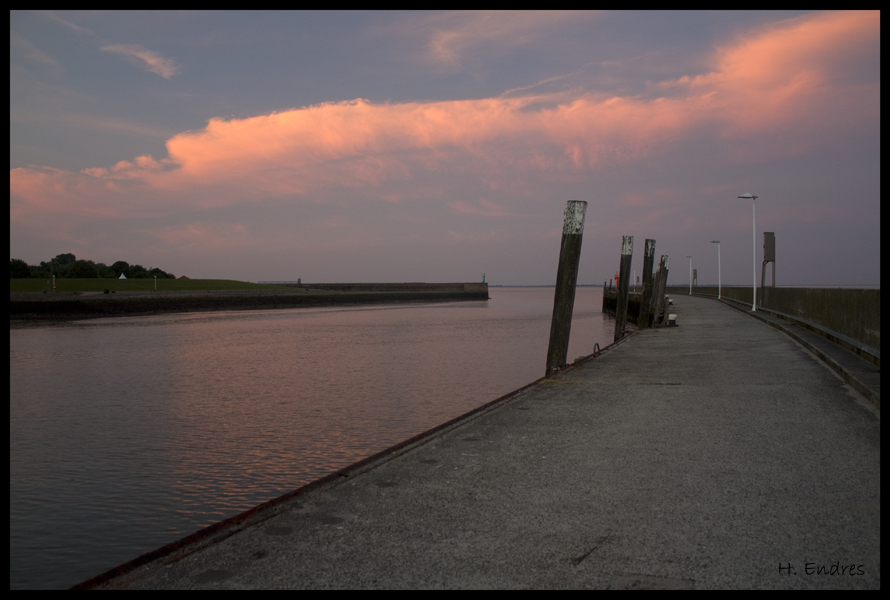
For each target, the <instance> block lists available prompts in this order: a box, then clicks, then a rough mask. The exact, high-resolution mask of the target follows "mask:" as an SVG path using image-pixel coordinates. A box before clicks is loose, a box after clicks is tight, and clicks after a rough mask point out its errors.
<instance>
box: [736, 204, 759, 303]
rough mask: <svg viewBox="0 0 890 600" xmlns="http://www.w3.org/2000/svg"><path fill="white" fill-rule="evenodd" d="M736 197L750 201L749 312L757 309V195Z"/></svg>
mask: <svg viewBox="0 0 890 600" xmlns="http://www.w3.org/2000/svg"><path fill="white" fill-rule="evenodd" d="M738 198H744V199H745V200H750V201H751V226H752V228H753V232H754V233H753V236H752V239H753V240H754V283H753V284H752V286H751V289H752V292H753V295H752V296H751V312H755V311H756V310H757V209H756V208H755V205H756V204H757V196H755V195H754V194H752V193H751V192H747V193H745V194H742V195H741V196H738Z"/></svg>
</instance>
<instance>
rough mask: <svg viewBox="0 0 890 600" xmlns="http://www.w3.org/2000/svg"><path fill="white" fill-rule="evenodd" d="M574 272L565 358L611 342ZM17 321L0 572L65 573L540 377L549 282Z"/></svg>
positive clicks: (24, 582) (63, 579) (25, 577)
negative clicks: (361, 299) (381, 301)
mask: <svg viewBox="0 0 890 600" xmlns="http://www.w3.org/2000/svg"><path fill="white" fill-rule="evenodd" d="M600 294H601V290H599V289H598V288H580V289H579V290H578V292H577V295H576V308H575V315H574V320H573V325H572V343H571V346H570V349H569V358H570V360H571V359H574V358H575V357H577V356H581V355H585V354H589V353H590V352H591V351H592V349H593V344H594V343H599V344H600V346H604V345H605V344H607V343H609V342H610V341H611V337H612V333H611V330H610V327H609V325H610V323H611V321H609V320H605V321H604V320H603V318H602V315H601V313H600V311H599V307H600V303H601V295H600ZM491 296H492V299H491V300H490V301H489V302H471V303H454V304H434V305H409V306H398V307H364V308H358V307H356V308H351V309H345V310H344V309H310V310H306V309H295V310H280V311H258V312H232V313H201V314H198V313H194V314H183V315H162V316H154V317H138V318H130V319H126V318H115V319H102V320H93V321H84V322H80V323H77V324H73V325H69V326H65V327H47V328H39V329H25V330H12V331H10V396H11V400H10V550H11V558H10V582H11V583H10V585H11V587H12V588H23V587H65V586H68V585H71V584H73V583H76V582H78V581H81V580H84V579H86V578H88V577H91V576H93V575H96V574H98V573H100V572H102V571H104V570H106V569H108V568H111V567H113V566H115V565H117V564H120V563H122V562H124V561H126V560H129V559H131V558H134V557H136V556H137V555H139V554H141V553H144V552H146V551H149V550H153V549H154V548H156V547H158V546H161V545H163V544H165V543H169V542H171V541H174V540H176V539H178V538H180V537H182V536H183V535H186V534H189V533H191V532H193V531H195V530H197V529H199V528H201V527H204V526H206V525H209V524H211V523H213V522H216V521H218V520H220V519H223V518H226V517H228V516H231V515H233V514H236V513H237V512H239V511H242V510H245V509H247V508H250V507H252V506H254V505H256V504H258V503H260V502H264V501H266V500H268V499H270V498H273V497H275V496H278V495H280V494H283V493H285V492H288V491H290V490H292V489H294V488H296V487H299V486H300V485H303V484H305V483H307V482H309V481H312V480H314V479H317V478H318V477H321V476H323V475H326V474H328V473H330V472H331V471H333V470H336V469H338V468H342V467H343V466H346V465H348V464H351V463H353V462H355V461H357V460H360V459H362V458H364V457H366V456H368V455H370V454H373V453H375V452H377V451H379V450H382V449H384V448H386V447H388V446H391V445H393V444H395V443H397V442H400V441H402V440H404V439H407V438H408V437H411V436H413V435H416V434H417V433H419V432H421V431H424V430H426V429H429V428H430V427H433V426H435V425H438V424H440V423H442V422H444V421H446V420H448V419H451V418H454V417H455V416H458V415H460V414H462V413H464V412H466V411H468V410H471V409H472V408H475V407H476V406H479V405H480V404H483V403H485V402H487V401H490V400H492V399H494V398H496V397H498V396H501V395H503V394H505V393H507V392H509V391H511V390H513V389H516V388H518V387H520V386H522V385H525V384H526V383H529V382H530V381H533V380H535V379H537V378H538V377H540V376H541V375H542V373H543V370H544V360H545V357H546V351H547V348H546V345H547V339H548V334H549V327H550V315H551V310H552V298H553V290H552V289H546V288H544V289H522V288H519V289H505V288H492V290H491Z"/></svg>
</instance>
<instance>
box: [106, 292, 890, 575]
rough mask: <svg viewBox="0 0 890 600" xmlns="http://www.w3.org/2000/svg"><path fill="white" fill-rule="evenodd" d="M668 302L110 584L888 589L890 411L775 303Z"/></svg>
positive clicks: (680, 300)
mask: <svg viewBox="0 0 890 600" xmlns="http://www.w3.org/2000/svg"><path fill="white" fill-rule="evenodd" d="M672 312H675V313H677V314H678V315H679V320H678V323H679V324H680V326H679V327H675V328H665V329H658V330H647V331H643V332H641V333H639V334H636V335H635V336H633V337H631V338H630V339H628V340H626V341H625V342H624V343H622V344H619V345H618V346H616V347H614V348H612V349H610V350H608V351H607V352H605V353H604V354H602V355H601V356H599V357H597V358H595V359H593V360H589V361H587V362H585V363H583V364H581V365H579V366H576V367H574V368H572V369H567V370H566V371H564V372H563V373H561V374H560V375H558V376H556V377H554V378H552V379H548V380H545V381H543V382H541V383H539V384H537V385H535V386H532V387H530V388H528V389H526V390H524V391H522V392H520V393H519V394H517V395H516V396H514V397H512V398H510V399H508V400H506V401H503V402H501V403H499V404H497V405H496V406H495V407H493V408H491V409H490V410H487V411H484V412H482V413H481V414H479V415H476V416H474V417H473V418H470V419H467V420H465V421H463V422H462V423H460V424H459V425H457V426H455V427H452V428H450V429H448V430H445V431H442V432H439V433H438V434H437V435H434V436H432V437H431V438H430V439H428V440H426V441H425V442H423V443H420V444H416V445H414V446H413V447H409V448H407V449H404V450H402V451H399V452H396V453H393V454H392V455H390V456H388V457H386V458H384V459H380V460H378V461H375V462H374V463H372V464H369V465H364V466H361V467H359V468H356V469H353V470H351V471H350V470H346V471H345V472H344V475H347V476H345V477H339V478H337V480H336V481H332V482H330V483H327V484H324V485H321V486H319V487H316V488H314V489H310V490H308V491H306V492H305V493H302V494H298V495H297V496H296V497H294V498H292V499H289V500H287V501H286V502H283V503H281V504H280V505H279V506H277V507H275V508H274V509H269V510H267V511H264V512H263V511H261V512H260V514H258V515H255V516H253V517H252V518H251V519H247V522H246V523H241V524H238V525H233V526H232V528H231V530H229V531H224V532H220V533H218V534H217V535H215V536H210V538H212V539H207V540H204V541H203V542H200V543H196V544H193V545H191V546H187V547H186V548H184V549H179V550H177V551H176V552H173V553H171V554H170V555H169V556H167V557H163V558H161V559H158V560H156V561H154V562H153V563H150V564H148V565H147V566H143V567H140V568H138V569H136V570H135V571H133V572H132V573H130V574H128V575H124V576H120V577H118V578H116V579H113V580H112V581H110V582H109V585H110V586H112V587H126V586H129V587H133V588H529V587H530V588H657V589H675V588H706V589H715V588H872V589H879V588H880V569H881V564H880V562H881V561H880V557H881V555H880V420H879V412H878V411H877V410H876V409H874V408H873V407H872V405H871V404H870V403H868V402H866V401H864V400H863V399H862V397H861V396H859V394H857V393H856V392H855V391H853V390H852V389H851V388H850V387H849V386H848V385H847V384H845V383H844V382H843V381H842V380H841V379H840V378H839V377H838V376H836V375H835V374H834V373H833V372H832V371H830V370H829V369H828V368H826V366H825V365H824V364H822V363H820V362H817V360H816V359H815V358H814V357H813V355H811V354H810V353H808V352H807V351H805V350H804V349H803V348H802V347H801V346H799V345H798V344H797V343H796V342H794V341H792V340H791V339H790V338H789V337H787V336H786V335H784V334H783V333H781V332H779V331H776V330H775V329H773V328H771V327H769V326H768V325H767V324H764V323H762V322H761V321H758V320H755V319H752V318H751V317H750V316H748V315H745V314H744V313H741V312H739V311H736V310H734V309H732V308H730V307H728V306H725V305H723V304H720V303H718V302H716V301H714V300H709V299H703V298H695V297H679V298H676V299H675V306H674V308H673V310H672ZM542 368H543V365H542ZM536 375H537V374H536V373H533V374H530V375H529V378H530V379H532V378H533V377H534V376H536ZM878 378H879V377H878ZM233 532H234V533H233ZM226 536H228V537H226ZM851 565H852V567H851ZM817 569H823V570H824V572H822V573H817V572H816V570H817ZM808 570H810V571H812V572H811V573H809V574H808V573H807V571H808Z"/></svg>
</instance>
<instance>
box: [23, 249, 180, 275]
mask: <svg viewBox="0 0 890 600" xmlns="http://www.w3.org/2000/svg"><path fill="white" fill-rule="evenodd" d="M53 275H55V276H56V277H65V278H68V279H97V278H100V279H118V278H119V277H120V276H121V275H124V276H125V277H126V278H127V279H150V278H152V277H158V278H163V279H175V278H176V277H175V276H174V275H173V273H167V272H166V271H162V270H161V269H158V268H157V267H154V268H152V267H149V268H147V269H146V268H145V267H143V266H142V265H131V264H129V263H127V262H126V261H123V260H119V261H117V262H116V263H114V264H112V265H111V266H108V265H106V264H105V263H95V262H93V261H91V260H77V257H76V256H74V255H73V254H70V253H69V254H59V255H58V256H56V257H55V258H53V259H52V260H50V261H49V262H46V261H41V262H40V264H39V265H29V264H28V263H26V262H25V261H23V260H21V259H18V258H10V259H9V276H10V277H11V278H16V279H18V278H22V279H24V278H28V277H51V276H53Z"/></svg>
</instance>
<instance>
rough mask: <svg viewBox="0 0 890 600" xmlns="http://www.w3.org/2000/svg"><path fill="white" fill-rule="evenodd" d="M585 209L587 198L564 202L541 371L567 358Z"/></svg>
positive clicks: (556, 368) (554, 367)
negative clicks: (559, 244) (548, 324)
mask: <svg viewBox="0 0 890 600" xmlns="http://www.w3.org/2000/svg"><path fill="white" fill-rule="evenodd" d="M586 211H587V202H585V201H583V200H569V201H568V202H566V210H565V216H564V220H563V227H562V244H561V246H560V248H559V267H558V268H557V270H556V291H555V292H554V295H553V319H552V320H551V322H550V345H549V346H548V348H547V372H546V373H545V375H550V374H551V373H553V372H554V371H556V370H558V369H560V368H562V367H563V366H564V365H565V364H566V362H567V358H568V354H569V333H570V331H571V328H572V308H573V307H574V304H575V285H576V283H577V282H578V262H579V260H580V259H581V234H582V233H583V231H584V213H585V212H586Z"/></svg>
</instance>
